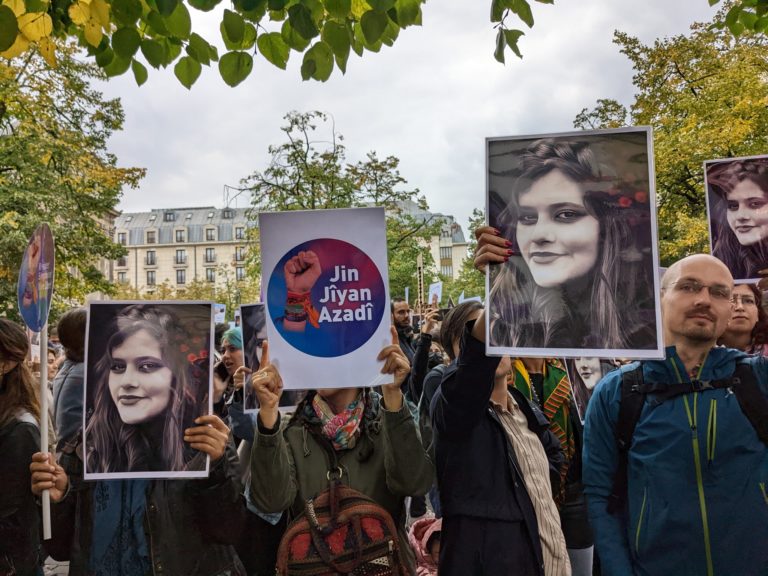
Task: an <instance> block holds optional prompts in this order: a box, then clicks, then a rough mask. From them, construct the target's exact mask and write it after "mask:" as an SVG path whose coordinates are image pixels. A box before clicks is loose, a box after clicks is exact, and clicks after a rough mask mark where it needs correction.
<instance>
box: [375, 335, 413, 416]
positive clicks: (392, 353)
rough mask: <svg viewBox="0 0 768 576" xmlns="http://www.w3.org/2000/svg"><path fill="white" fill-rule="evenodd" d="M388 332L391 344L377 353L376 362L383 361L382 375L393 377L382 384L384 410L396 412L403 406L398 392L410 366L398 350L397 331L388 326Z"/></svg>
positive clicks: (401, 395) (401, 397)
mask: <svg viewBox="0 0 768 576" xmlns="http://www.w3.org/2000/svg"><path fill="white" fill-rule="evenodd" d="M389 331H390V334H392V344H390V345H389V346H385V347H384V348H383V349H382V350H381V352H379V356H378V358H377V360H378V361H379V362H381V361H382V360H383V361H384V366H382V367H381V373H382V374H392V375H393V376H394V380H393V382H391V383H389V384H382V386H381V390H382V393H383V395H384V406H385V407H386V409H387V410H390V411H393V412H397V411H398V410H400V408H402V406H403V393H402V391H401V390H400V386H401V385H402V384H403V382H405V379H406V378H407V377H408V374H410V372H411V364H410V363H409V362H408V358H406V356H405V354H403V351H402V350H401V349H400V340H399V339H398V337H397V330H396V329H395V327H394V326H390V328H389Z"/></svg>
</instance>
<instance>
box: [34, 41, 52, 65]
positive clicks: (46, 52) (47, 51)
mask: <svg viewBox="0 0 768 576" xmlns="http://www.w3.org/2000/svg"><path fill="white" fill-rule="evenodd" d="M37 45H38V47H39V48H40V54H41V55H42V56H43V58H44V59H45V61H46V62H47V63H48V65H49V66H51V67H53V66H56V45H55V44H54V43H53V40H51V39H50V38H42V39H41V40H40V42H38V44H37Z"/></svg>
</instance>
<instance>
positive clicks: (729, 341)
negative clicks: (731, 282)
mask: <svg viewBox="0 0 768 576" xmlns="http://www.w3.org/2000/svg"><path fill="white" fill-rule="evenodd" d="M762 298H763V294H762V293H761V292H760V289H759V288H758V287H757V286H756V285H754V284H739V285H737V286H735V287H734V288H733V313H732V314H731V321H730V322H728V327H727V328H726V329H725V332H723V335H722V336H721V337H720V338H719V339H718V341H717V343H718V344H720V345H722V346H727V347H728V348H736V349H737V350H743V351H744V352H746V353H747V354H763V353H764V349H765V345H766V344H768V314H766V312H765V309H764V308H763V305H762Z"/></svg>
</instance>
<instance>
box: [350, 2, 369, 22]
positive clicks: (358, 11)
mask: <svg viewBox="0 0 768 576" xmlns="http://www.w3.org/2000/svg"><path fill="white" fill-rule="evenodd" d="M370 9H371V5H370V4H368V2H366V1H365V0H352V16H353V17H354V18H355V20H360V18H361V17H362V16H363V14H365V13H366V12H368V11H369V10H370Z"/></svg>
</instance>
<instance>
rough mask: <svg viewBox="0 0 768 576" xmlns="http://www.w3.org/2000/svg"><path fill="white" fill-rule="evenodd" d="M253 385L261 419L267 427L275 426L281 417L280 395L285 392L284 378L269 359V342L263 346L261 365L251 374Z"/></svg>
mask: <svg viewBox="0 0 768 576" xmlns="http://www.w3.org/2000/svg"><path fill="white" fill-rule="evenodd" d="M251 386H253V389H254V391H255V392H256V397H257V398H258V399H259V420H261V424H262V426H264V427H265V428H274V427H275V424H277V420H278V418H280V410H278V406H279V405H280V396H282V394H283V379H282V378H280V372H278V371H277V367H276V366H275V365H274V364H272V362H270V359H269V343H268V342H264V344H263V345H262V348H261V367H260V368H259V370H258V371H256V372H254V374H253V375H252V376H251Z"/></svg>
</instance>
